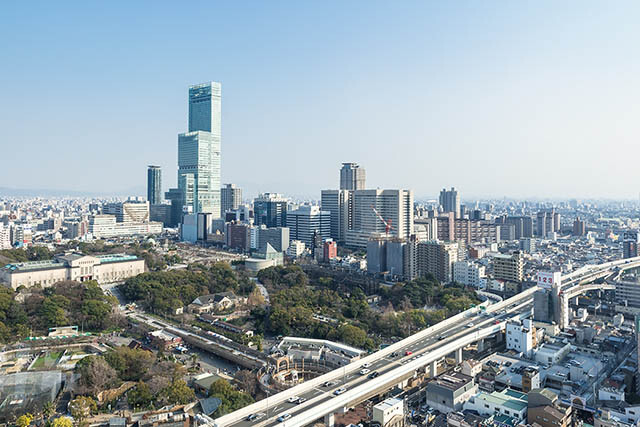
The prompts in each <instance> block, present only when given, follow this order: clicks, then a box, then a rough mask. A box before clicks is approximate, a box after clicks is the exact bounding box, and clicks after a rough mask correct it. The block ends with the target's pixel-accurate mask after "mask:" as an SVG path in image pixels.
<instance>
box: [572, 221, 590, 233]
mask: <svg viewBox="0 0 640 427" xmlns="http://www.w3.org/2000/svg"><path fill="white" fill-rule="evenodd" d="M586 233H587V227H586V224H585V222H584V221H583V220H581V219H580V217H576V219H575V220H574V221H573V235H574V236H576V237H580V236H584V235H585V234H586Z"/></svg>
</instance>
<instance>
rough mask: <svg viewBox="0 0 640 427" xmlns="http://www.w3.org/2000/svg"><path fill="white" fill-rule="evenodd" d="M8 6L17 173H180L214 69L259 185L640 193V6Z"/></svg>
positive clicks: (133, 182)
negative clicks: (182, 148)
mask: <svg viewBox="0 0 640 427" xmlns="http://www.w3.org/2000/svg"><path fill="white" fill-rule="evenodd" d="M243 6H244V7H243ZM3 12H4V13H3V16H2V17H0V22H1V23H2V25H1V26H0V36H2V38H3V40H4V41H5V42H6V43H5V45H3V46H2V47H1V48H0V49H1V52H2V57H3V58H4V59H5V61H4V62H5V64H4V67H3V68H2V69H0V77H1V78H0V89H1V91H2V97H1V98H0V126H1V128H2V129H3V133H2V137H1V138H0V141H2V142H1V143H0V149H2V151H3V158H2V163H1V167H0V187H9V188H23V189H52V190H65V191H78V192H95V193H118V192H120V191H129V190H132V189H144V187H145V185H146V167H147V165H149V164H157V165H160V166H162V169H163V170H162V172H163V187H164V188H165V189H167V188H169V187H171V186H175V181H176V169H177V159H176V156H177V138H178V137H177V135H178V133H180V132H185V131H186V130H187V89H188V86H189V85H191V84H196V83H200V82H204V81H212V80H213V81H219V82H221V83H222V181H223V182H224V183H226V182H233V183H236V184H237V185H239V186H240V187H242V188H243V191H244V195H245V197H247V196H250V195H255V194H257V193H259V192H266V191H270V192H279V193H284V194H286V195H291V196H295V197H309V198H314V199H318V198H319V196H320V190H321V189H327V188H337V187H338V177H339V168H340V164H341V163H342V162H347V161H353V162H357V163H359V164H360V165H361V166H362V167H364V168H365V169H366V171H367V187H370V188H376V187H381V188H410V189H413V190H414V191H415V195H416V198H428V197H435V196H437V194H438V192H439V191H440V189H441V188H443V187H447V188H449V187H452V186H455V187H456V188H457V189H458V190H459V191H460V194H461V197H462V199H473V198H476V199H477V198H494V199H496V198H502V197H503V196H505V197H507V198H514V199H525V198H537V199H554V198H555V199H559V198H566V199H571V198H576V199H598V198H607V199H628V200H638V192H639V191H640V189H639V188H638V187H635V185H634V184H635V183H637V182H639V181H640V171H639V170H638V168H637V167H636V166H635V163H636V162H637V160H636V159H637V158H638V156H639V155H640V144H639V143H638V141H637V140H638V136H639V135H640V132H639V131H640V121H638V119H637V111H638V108H637V106H636V104H637V100H638V99H640V96H639V95H640V85H638V83H637V75H638V71H640V70H639V68H640V59H638V57H637V55H635V54H633V52H635V51H636V50H637V44H638V41H640V28H638V26H637V21H638V18H639V17H640V13H639V12H640V4H638V3H634V2H616V3H606V4H605V3H601V2H595V1H581V2H578V1H569V2H564V3H557V2H551V1H543V2H536V3H507V2H482V3H477V2H470V1H469V2H464V1H463V2H456V3H455V4H454V3H444V2H430V3H426V2H393V3H388V2H375V1H374V2H371V1H369V2H358V1H353V2H323V3H317V4H316V3H297V2H279V3H275V4H274V3H260V2H254V3H245V4H236V3H222V4H214V3H211V2H202V3H198V2H196V3H193V4H190V5H189V7H188V8H185V7H184V6H183V5H181V4H171V3H167V4H165V3H142V2H141V3H135V4H130V3H127V2H109V3H81V2H77V3H66V4H57V3H49V2H42V3H40V4H39V5H37V6H36V5H34V4H32V3H30V4H28V5H27V4H21V3H12V4H7V5H5V7H4V9H3ZM634 113H635V114H634ZM626 158H629V159H630V161H627V162H625V160H626ZM634 160H635V161H634ZM627 163H630V165H627Z"/></svg>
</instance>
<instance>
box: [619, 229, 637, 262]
mask: <svg viewBox="0 0 640 427" xmlns="http://www.w3.org/2000/svg"><path fill="white" fill-rule="evenodd" d="M638 243H640V233H638V231H636V230H629V231H625V232H624V233H623V234H622V253H623V257H624V258H633V257H637V256H638Z"/></svg>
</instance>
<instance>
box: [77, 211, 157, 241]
mask: <svg viewBox="0 0 640 427" xmlns="http://www.w3.org/2000/svg"><path fill="white" fill-rule="evenodd" d="M89 233H91V235H92V236H93V237H94V238H96V239H102V238H110V237H120V236H135V235H138V234H143V235H145V234H160V233H162V223H161V222H153V221H150V222H117V221H116V216H115V215H92V216H90V217H89Z"/></svg>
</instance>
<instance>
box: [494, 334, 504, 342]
mask: <svg viewBox="0 0 640 427" xmlns="http://www.w3.org/2000/svg"><path fill="white" fill-rule="evenodd" d="M503 340H504V335H502V332H498V333H497V334H496V343H498V344H500V343H501V342H502V341H503Z"/></svg>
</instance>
